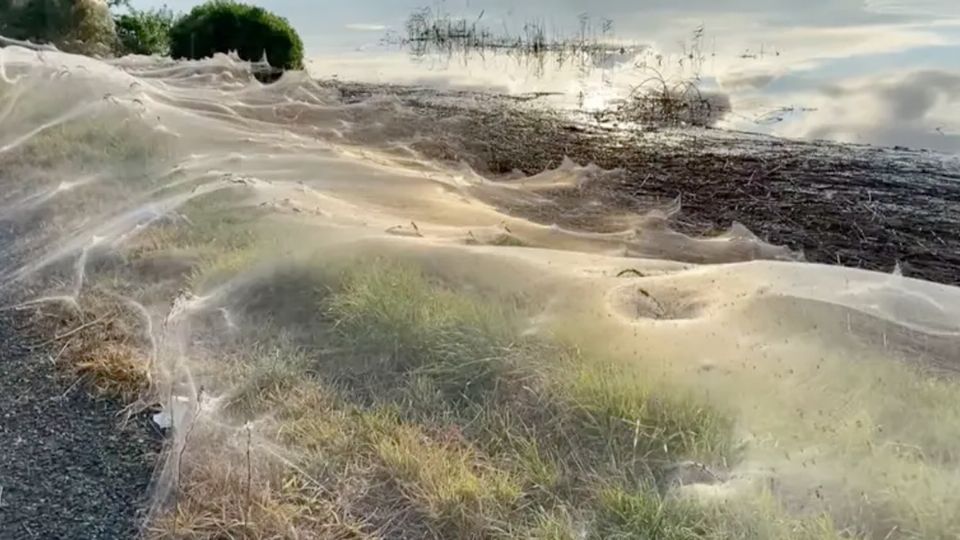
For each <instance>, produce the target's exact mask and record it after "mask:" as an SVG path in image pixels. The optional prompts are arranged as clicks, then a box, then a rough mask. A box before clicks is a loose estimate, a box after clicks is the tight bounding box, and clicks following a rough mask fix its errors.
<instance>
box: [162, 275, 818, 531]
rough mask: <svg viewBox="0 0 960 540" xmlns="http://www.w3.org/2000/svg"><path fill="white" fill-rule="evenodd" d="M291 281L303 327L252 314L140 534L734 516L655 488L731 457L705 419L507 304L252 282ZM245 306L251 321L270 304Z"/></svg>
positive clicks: (713, 419)
mask: <svg viewBox="0 0 960 540" xmlns="http://www.w3.org/2000/svg"><path fill="white" fill-rule="evenodd" d="M294 276H296V279H295V280H294V282H295V283H297V284H298V285H297V286H296V287H294V290H299V291H302V290H304V288H305V287H306V288H308V289H312V290H314V291H316V294H315V295H306V296H304V298H310V299H312V300H309V301H313V302H316V304H315V311H314V314H315V315H314V318H313V319H309V318H308V319H307V320H308V321H309V322H308V324H310V325H312V327H313V329H314V331H313V332H312V333H309V334H305V333H302V332H294V333H292V334H289V335H283V336H279V337H278V336H277V335H276V334H274V331H273V330H271V329H270V327H269V325H268V326H265V327H263V333H255V334H254V335H251V336H249V338H248V341H243V340H241V342H239V343H237V344H236V345H235V346H234V347H233V348H232V349H230V351H228V352H225V353H224V354H226V355H227V356H235V357H236V358H235V359H233V360H227V361H226V363H225V364H224V366H227V368H226V369H225V370H223V371H221V372H220V377H219V378H220V380H221V381H224V384H225V388H228V389H229V392H227V393H226V399H225V401H224V408H223V409H221V410H222V412H223V415H222V416H219V417H212V418H210V419H209V420H203V419H199V420H198V421H199V422H200V426H201V428H200V431H199V432H198V433H203V431H204V430H209V433H208V434H206V435H203V434H200V435H196V436H195V437H196V438H194V439H192V440H193V442H192V443H191V444H190V445H189V446H188V448H187V451H186V452H185V453H184V459H185V461H186V463H187V465H185V466H184V469H183V470H184V479H185V482H184V484H183V486H182V492H183V493H184V496H183V497H184V498H182V499H181V501H180V502H179V504H177V505H176V507H175V509H174V510H173V511H171V512H168V513H166V514H163V515H162V517H161V518H160V519H159V520H158V521H156V522H155V526H154V533H155V534H154V536H155V537H158V538H164V537H173V536H176V537H181V538H208V537H211V536H245V537H250V538H270V537H283V536H291V535H300V536H322V537H334V538H354V537H391V538H392V537H410V538H424V537H427V538H450V537H457V538H517V537H524V538H582V537H584V536H586V537H589V538H606V537H618V535H619V537H622V538H692V537H697V538H701V537H704V538H723V537H725V536H723V535H724V534H726V533H727V532H729V531H730V529H729V528H727V525H728V524H730V523H731V522H733V521H732V520H737V522H738V523H740V522H743V521H746V520H747V518H745V517H744V515H743V514H741V513H736V512H733V511H729V510H724V509H717V508H712V507H707V506H704V505H702V504H701V503H697V502H693V501H686V500H681V499H677V498H675V497H674V496H672V495H668V494H665V491H664V490H663V489H664V488H663V486H662V484H661V483H660V481H661V480H663V478H664V476H665V475H666V474H667V471H668V470H669V465H671V464H673V463H676V462H678V461H683V460H688V459H696V460H702V461H703V462H705V463H710V464H713V466H721V465H720V464H722V463H724V462H732V461H733V460H735V459H736V456H737V452H738V448H737V446H736V445H735V444H734V439H733V435H732V429H733V424H732V422H731V421H730V420H729V418H727V417H726V416H725V414H723V412H722V411H718V410H716V409H713V408H712V407H710V406H709V405H708V404H706V403H702V402H699V401H698V400H697V399H695V398H694V397H692V395H690V394H687V393H685V392H682V391H679V390H680V389H676V388H666V387H661V388H651V387H648V386H647V385H644V384H643V380H642V375H641V374H639V373H633V374H632V375H631V374H630V372H628V371H623V368H622V366H618V365H617V364H616V363H613V362H606V361H603V360H600V359H592V358H586V357H584V356H583V355H582V354H579V353H578V352H577V351H576V350H572V349H570V348H569V347H566V346H561V345H558V344H556V343H551V342H550V341H548V340H545V339H544V338H540V337H535V336H524V335H521V333H520V332H519V330H518V329H519V328H521V327H522V325H521V324H520V323H521V322H522V320H523V317H524V314H523V313H522V312H521V311H520V310H518V309H515V308H511V307H509V306H511V305H512V304H511V303H510V302H508V301H506V302H505V301H494V300H492V299H483V298H480V297H477V296H473V295H470V294H466V293H462V292H455V290H456V285H455V284H453V283H449V282H446V281H445V280H443V279H441V278H439V277H437V276H431V275H428V274H426V273H425V272H424V271H423V270H421V269H420V268H418V267H416V266H412V265H409V264H403V263H396V262H391V261H387V260H381V259H377V260H374V261H367V262H361V263H357V264H355V265H352V266H351V267H350V268H349V269H348V270H347V271H345V272H342V273H331V272H311V271H293V270H291V271H283V272H278V273H277V274H274V275H273V276H270V277H268V278H267V279H268V280H274V279H281V280H282V279H291V278H293V277H294ZM311 276H312V278H311ZM311 279H315V280H316V281H314V282H313V286H312V287H310V286H308V285H306V284H307V283H310V280H311ZM271 290H273V291H277V290H278V289H271ZM280 290H282V289H280ZM251 298H260V296H258V295H254V296H253V297H251ZM284 300H285V301H286V302H290V301H293V298H285V299H284ZM281 302H282V301H281ZM251 306H253V308H252V309H251V310H250V311H248V312H247V313H244V314H243V317H247V319H246V322H248V323H250V322H252V321H256V320H260V319H258V317H263V316H264V315H265V314H266V313H269V312H270V311H272V309H271V307H270V305H269V304H261V303H258V302H253V303H252V304H251ZM302 315H303V314H302V313H301V314H300V315H299V316H298V318H299V319H300V320H301V322H303V317H302ZM262 320H264V321H265V320H267V319H262ZM253 326H256V324H254V325H253ZM271 335H272V336H273V337H270V336H271ZM305 340H306V341H305ZM321 343H322V344H323V348H321V347H320V346H319V345H320V344H321ZM231 381H232V382H231ZM206 422H209V423H206ZM224 422H225V423H226V425H227V426H234V427H232V428H230V427H227V428H225V427H224ZM248 430H252V435H250V434H249V433H250V432H249V431H248ZM245 437H251V439H252V441H253V442H252V443H244V442H243V441H244V440H245V439H244V438H245ZM224 440H227V441H232V442H224ZM244 444H249V445H250V446H249V448H250V453H252V454H254V455H255V457H253V458H250V457H246V456H247V453H246V451H245V450H244ZM211 447H221V448H224V450H223V451H212V450H210V448H211ZM251 460H252V461H253V462H255V463H257V464H258V465H256V466H253V467H252V469H253V470H254V471H255V472H254V473H252V474H251V476H252V477H253V479H252V480H248V479H247V475H245V474H243V473H242V471H244V470H245V469H246V468H247V467H249V466H248V465H246V463H248V462H249V461H251ZM265 471H273V472H272V473H269V474H267V473H266V472H265ZM261 474H264V475H266V476H264V477H260V476H259V475H261ZM271 475H272V476H271ZM251 483H252V485H253V486H254V487H248V485H250V484H251ZM213 486H215V489H214V487H213ZM211 490H213V491H214V492H211ZM251 490H252V491H253V492H254V495H247V492H248V491H251ZM208 492H210V496H207V495H205V494H206V493H208ZM248 498H250V499H251V500H252V501H253V502H249V501H248V500H247V499H248ZM738 508H739V506H738ZM248 509H249V510H248ZM778 511H779V510H778ZM757 519H759V518H757ZM785 522H786V520H785ZM173 530H176V534H175V535H174V534H173V533H172V532H171V531H173ZM692 534H696V535H698V536H690V535H692ZM730 537H733V536H730ZM740 537H743V538H762V536H740ZM782 537H784V538H786V537H787V536H782ZM817 538H829V536H820V537H817Z"/></svg>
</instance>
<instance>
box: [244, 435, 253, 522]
mask: <svg viewBox="0 0 960 540" xmlns="http://www.w3.org/2000/svg"><path fill="white" fill-rule="evenodd" d="M250 439H251V432H250V423H249V422H247V486H246V497H247V511H246V512H245V513H244V514H243V530H244V531H246V530H247V520H248V519H249V516H250V484H251V480H252V478H253V468H252V467H251V464H250Z"/></svg>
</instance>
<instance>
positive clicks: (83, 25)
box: [0, 0, 116, 55]
mask: <svg viewBox="0 0 960 540" xmlns="http://www.w3.org/2000/svg"><path fill="white" fill-rule="evenodd" d="M0 13H3V18H2V19H3V20H2V21H0V34H3V35H4V36H5V37H10V38H13V39H20V40H29V41H33V42H36V43H52V44H54V45H56V46H57V47H58V48H60V49H62V50H65V51H68V52H76V53H81V54H101V55H102V54H107V53H109V51H110V50H111V49H112V45H113V43H114V40H115V39H116V34H115V33H114V27H113V21H112V19H111V17H110V11H109V9H108V8H107V5H106V4H103V3H100V2H97V1H96V0H26V1H25V2H14V1H11V0H0Z"/></svg>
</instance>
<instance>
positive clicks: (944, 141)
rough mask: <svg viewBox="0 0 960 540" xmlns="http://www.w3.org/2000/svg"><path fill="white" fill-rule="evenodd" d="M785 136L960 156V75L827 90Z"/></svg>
mask: <svg viewBox="0 0 960 540" xmlns="http://www.w3.org/2000/svg"><path fill="white" fill-rule="evenodd" d="M809 99H810V100H812V103H811V105H812V106H814V107H816V108H817V111H816V112H813V113H812V114H810V115H808V116H806V117H805V118H804V120H803V121H801V122H798V123H795V124H792V125H790V126H787V127H786V128H785V132H784V133H783V134H785V135H791V136H800V137H805V138H819V139H837V140H843V141H849V142H866V143H873V144H881V145H887V146H894V145H900V146H907V147H912V148H929V149H933V150H940V151H944V152H949V153H960V71H948V70H919V71H914V72H910V73H907V74H904V75H897V76H892V77H891V76H886V77H883V76H879V77H871V78H866V79H859V80H856V81H847V82H842V83H839V84H832V85H828V86H824V87H823V88H821V89H820V91H819V92H818V93H817V94H814V95H812V96H809Z"/></svg>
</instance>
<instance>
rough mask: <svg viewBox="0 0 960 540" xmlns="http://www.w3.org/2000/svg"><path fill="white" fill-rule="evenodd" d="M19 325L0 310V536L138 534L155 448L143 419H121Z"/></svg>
mask: <svg viewBox="0 0 960 540" xmlns="http://www.w3.org/2000/svg"><path fill="white" fill-rule="evenodd" d="M18 323H19V321H18V320H17V319H16V318H15V317H13V312H3V313H0V487H2V497H0V539H3V540H7V539H30V538H40V539H74V538H75V539H78V540H80V539H82V540H90V539H101V538H102V539H111V540H112V539H123V538H135V537H137V536H138V534H139V530H140V526H141V524H142V522H143V518H144V515H143V512H144V509H145V506H146V503H147V495H148V489H149V484H150V479H151V476H152V474H153V468H154V463H155V461H156V456H157V455H158V453H159V451H160V440H159V438H158V437H157V434H156V433H155V431H154V430H153V429H152V427H151V426H150V425H149V424H148V422H149V419H148V418H145V417H140V418H134V419H131V420H130V421H129V422H126V423H124V422H122V419H123V418H122V417H121V416H120V415H119V413H120V411H121V408H122V407H121V405H120V404H119V403H116V402H113V401H110V400H103V399H97V398H94V397H91V396H90V395H89V394H88V393H87V392H86V389H85V388H84V385H83V384H82V383H81V384H76V385H75V384H73V383H74V382H76V381H73V380H69V379H66V378H64V376H63V374H62V373H61V371H60V370H58V369H57V368H56V367H55V366H54V365H53V362H52V361H51V354H48V353H49V351H47V350H43V349H41V350H33V349H32V348H31V347H30V344H29V343H28V341H30V340H28V339H27V338H25V337H24V336H25V335H27V333H26V332H25V330H28V329H23V328H18ZM55 353H56V351H53V352H52V354H55Z"/></svg>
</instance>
